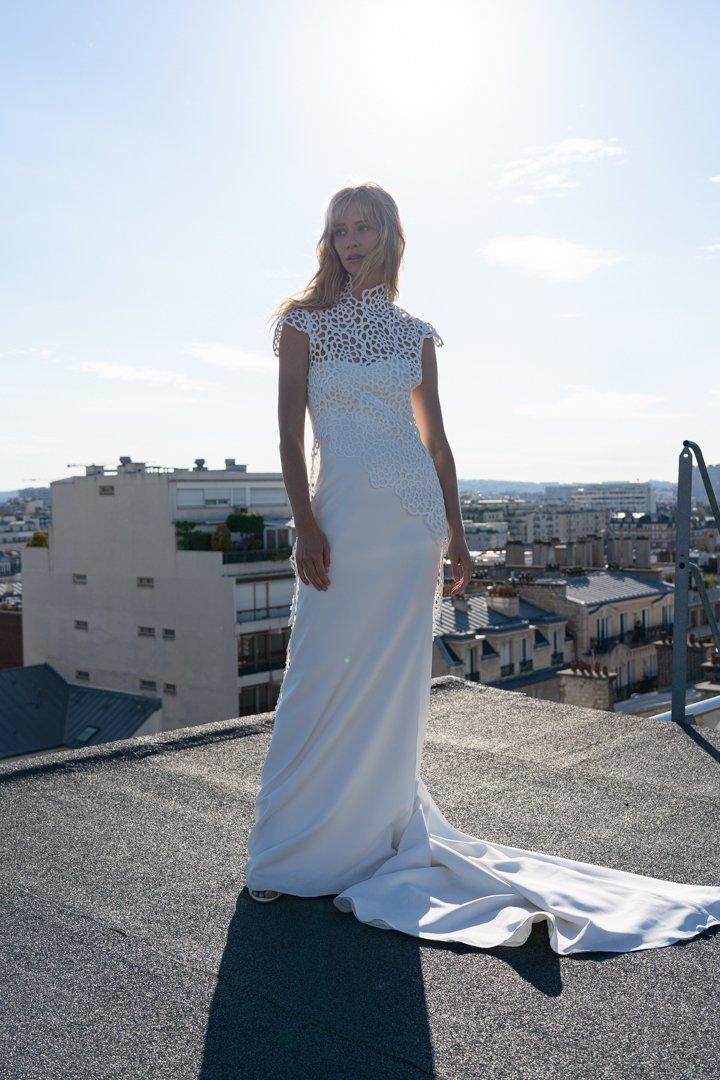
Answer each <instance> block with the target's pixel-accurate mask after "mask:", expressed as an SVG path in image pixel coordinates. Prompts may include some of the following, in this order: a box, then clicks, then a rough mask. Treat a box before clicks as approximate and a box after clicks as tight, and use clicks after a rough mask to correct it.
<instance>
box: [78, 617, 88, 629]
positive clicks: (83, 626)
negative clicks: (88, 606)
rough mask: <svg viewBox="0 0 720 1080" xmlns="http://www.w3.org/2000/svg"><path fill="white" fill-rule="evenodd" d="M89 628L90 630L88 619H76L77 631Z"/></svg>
mask: <svg viewBox="0 0 720 1080" xmlns="http://www.w3.org/2000/svg"><path fill="white" fill-rule="evenodd" d="M87 628H88V623H87V619H76V620H75V629H76V630H87Z"/></svg>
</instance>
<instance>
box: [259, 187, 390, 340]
mask: <svg viewBox="0 0 720 1080" xmlns="http://www.w3.org/2000/svg"><path fill="white" fill-rule="evenodd" d="M351 203H352V204H354V205H355V206H357V207H358V209H359V210H360V213H361V214H362V216H363V217H364V218H365V220H366V221H367V222H369V224H370V225H373V226H374V227H375V228H376V229H377V230H378V242H377V244H376V245H375V247H374V248H373V250H372V251H371V252H370V253H369V254H368V256H367V257H366V258H365V259H364V260H363V262H362V265H361V267H360V270H359V271H358V273H357V274H355V275H354V277H353V286H355V285H356V284H357V285H361V286H365V282H367V281H368V280H369V279H370V278H373V277H375V276H376V275H377V271H378V270H379V271H380V272H381V276H382V279H383V280H384V282H385V284H386V286H387V291H388V299H389V300H390V303H393V302H394V300H395V299H396V298H397V296H398V271H399V270H400V267H401V266H402V257H403V253H404V251H405V234H404V232H403V227H402V225H401V223H400V214H399V211H398V208H397V203H396V202H395V200H394V199H393V197H392V195H391V194H390V193H389V192H388V191H386V190H385V188H384V187H382V186H381V185H380V184H378V183H376V182H375V181H374V180H368V181H367V183H365V184H358V185H357V186H356V187H344V188H341V189H340V190H339V191H336V192H335V194H334V195H333V196H332V198H331V199H330V202H329V203H328V207H327V210H326V211H325V224H324V228H323V233H322V236H321V237H320V240H319V242H318V245H317V248H316V252H317V258H318V268H317V270H316V271H315V274H314V276H313V277H312V278H311V280H310V281H309V283H308V284H307V285H306V287H305V289H304V290H303V292H302V293H300V295H299V296H288V297H286V299H285V300H283V301H281V303H280V304H279V305H278V307H277V308H276V310H275V312H274V313H273V315H272V316H271V318H272V320H273V325H274V326H275V327H276V326H277V324H278V323H279V322H280V320H281V319H282V318H283V316H284V315H286V314H287V312H288V311H289V310H290V309H291V308H293V307H298V308H307V309H309V310H311V311H313V310H318V309H322V308H329V307H332V305H333V304H334V303H335V302H336V301H337V300H338V298H339V296H340V293H341V292H342V289H343V286H344V285H345V282H346V281H347V279H348V276H349V275H348V273H347V271H346V269H345V267H344V266H343V264H342V262H341V261H340V256H339V255H338V253H337V251H336V250H335V244H334V242H333V237H334V233H335V228H336V227H337V224H338V222H339V220H340V219H341V218H342V216H343V214H344V212H345V211H346V210H347V208H348V206H349V205H350V204H351Z"/></svg>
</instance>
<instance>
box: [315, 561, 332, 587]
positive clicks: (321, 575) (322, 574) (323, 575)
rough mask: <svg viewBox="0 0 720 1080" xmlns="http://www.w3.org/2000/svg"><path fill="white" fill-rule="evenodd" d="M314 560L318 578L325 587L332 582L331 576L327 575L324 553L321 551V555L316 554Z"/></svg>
mask: <svg viewBox="0 0 720 1080" xmlns="http://www.w3.org/2000/svg"><path fill="white" fill-rule="evenodd" d="M313 561H314V566H315V574H316V577H317V580H318V581H319V582H320V584H321V585H322V586H323V588H327V586H328V585H329V584H330V578H329V577H328V576H327V572H326V570H325V558H324V556H323V554H322V553H321V554H320V555H316V556H315V558H314V560H313Z"/></svg>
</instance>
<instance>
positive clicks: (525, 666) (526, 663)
mask: <svg viewBox="0 0 720 1080" xmlns="http://www.w3.org/2000/svg"><path fill="white" fill-rule="evenodd" d="M532 669H533V662H532V660H531V659H529V660H521V661H520V670H521V671H532Z"/></svg>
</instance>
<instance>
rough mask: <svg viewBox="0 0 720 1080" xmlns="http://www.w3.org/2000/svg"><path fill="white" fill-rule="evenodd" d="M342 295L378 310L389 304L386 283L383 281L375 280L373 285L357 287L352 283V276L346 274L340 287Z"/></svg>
mask: <svg viewBox="0 0 720 1080" xmlns="http://www.w3.org/2000/svg"><path fill="white" fill-rule="evenodd" d="M342 296H344V297H345V299H346V300H353V301H354V302H355V303H357V304H364V305H366V306H371V307H372V308H374V309H378V310H380V309H384V308H387V307H389V304H390V298H389V295H388V287H387V283H386V282H384V281H376V282H375V284H374V285H363V286H362V288H359V287H357V286H355V285H354V283H353V279H352V277H349V276H348V278H347V280H346V282H345V284H344V286H343V289H342Z"/></svg>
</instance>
